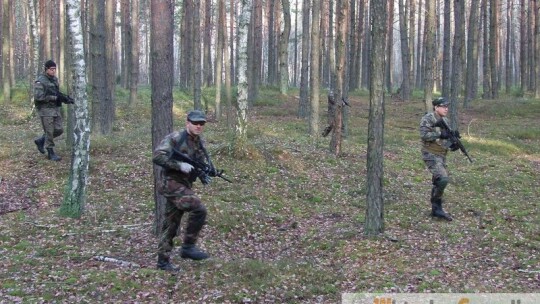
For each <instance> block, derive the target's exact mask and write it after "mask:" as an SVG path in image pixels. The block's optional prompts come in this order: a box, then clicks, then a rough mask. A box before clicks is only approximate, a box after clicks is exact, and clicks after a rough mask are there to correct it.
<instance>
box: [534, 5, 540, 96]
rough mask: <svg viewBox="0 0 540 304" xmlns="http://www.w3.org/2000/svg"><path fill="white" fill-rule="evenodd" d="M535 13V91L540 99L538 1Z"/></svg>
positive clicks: (539, 24)
mask: <svg viewBox="0 0 540 304" xmlns="http://www.w3.org/2000/svg"><path fill="white" fill-rule="evenodd" d="M534 12H535V15H536V16H535V18H534V20H535V31H534V36H535V38H534V39H535V46H536V49H535V52H534V54H535V55H536V57H535V65H534V66H535V72H536V90H535V94H534V96H535V98H540V7H539V5H538V1H535V2H534Z"/></svg>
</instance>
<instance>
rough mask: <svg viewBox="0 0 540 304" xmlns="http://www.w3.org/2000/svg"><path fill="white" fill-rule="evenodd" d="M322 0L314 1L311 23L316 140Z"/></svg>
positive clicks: (312, 127) (312, 126)
mask: <svg viewBox="0 0 540 304" xmlns="http://www.w3.org/2000/svg"><path fill="white" fill-rule="evenodd" d="M320 1H321V0H313V9H312V21H311V65H310V104H311V109H310V110H311V111H310V117H309V134H310V135H311V136H312V137H313V138H316V137H317V136H318V135H319V86H320V76H319V68H320V63H319V55H320V40H319V39H320V37H319V31H320V24H319V22H320V16H321V2H320Z"/></svg>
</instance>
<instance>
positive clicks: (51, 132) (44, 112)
mask: <svg viewBox="0 0 540 304" xmlns="http://www.w3.org/2000/svg"><path fill="white" fill-rule="evenodd" d="M58 92H59V85H58V78H56V63H54V61H52V60H49V61H47V62H45V71H44V73H42V74H40V75H39V76H38V78H37V79H36V81H35V82H34V102H35V104H36V108H37V112H38V115H39V117H40V119H41V125H42V126H43V132H44V134H43V136H41V137H39V138H37V139H35V140H34V143H35V144H36V146H37V148H38V150H39V152H40V153H42V154H45V149H47V157H48V159H50V160H53V161H60V160H61V159H62V158H61V157H60V156H58V155H56V153H54V138H55V137H58V136H60V135H61V134H62V133H64V129H63V127H62V125H63V119H62V113H61V110H62V103H61V102H59V99H58Z"/></svg>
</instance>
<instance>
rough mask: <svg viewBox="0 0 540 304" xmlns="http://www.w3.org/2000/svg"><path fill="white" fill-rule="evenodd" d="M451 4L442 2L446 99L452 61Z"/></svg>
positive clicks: (443, 90) (448, 92)
mask: <svg viewBox="0 0 540 304" xmlns="http://www.w3.org/2000/svg"><path fill="white" fill-rule="evenodd" d="M450 12H451V2H450V0H444V28H443V68H442V75H441V78H442V96H445V97H448V96H449V95H450V76H451V74H450V73H451V70H452V68H451V66H450V62H451V60H452V57H451V54H450V50H451V48H452V44H451V38H450V35H451V28H450V27H451V18H452V17H451V14H450Z"/></svg>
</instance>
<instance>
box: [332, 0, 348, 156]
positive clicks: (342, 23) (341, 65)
mask: <svg viewBox="0 0 540 304" xmlns="http://www.w3.org/2000/svg"><path fill="white" fill-rule="evenodd" d="M337 9H338V10H337V13H338V15H337V24H336V26H337V31H336V33H337V37H336V86H335V88H334V91H335V93H334V96H335V102H334V109H333V111H332V112H333V114H334V115H333V117H332V118H333V123H332V126H333V132H332V140H331V141H330V151H331V152H332V153H333V154H334V155H336V156H339V155H340V154H341V142H342V125H343V115H342V114H343V113H342V108H343V100H344V98H345V96H346V94H345V92H344V91H345V87H346V86H345V60H346V41H347V20H348V19H349V1H348V0H338V1H337Z"/></svg>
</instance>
